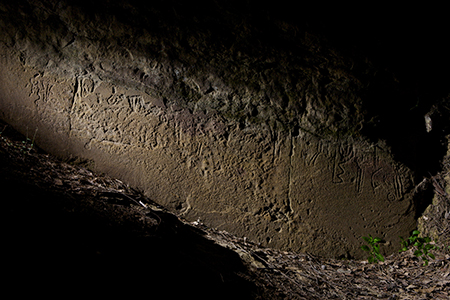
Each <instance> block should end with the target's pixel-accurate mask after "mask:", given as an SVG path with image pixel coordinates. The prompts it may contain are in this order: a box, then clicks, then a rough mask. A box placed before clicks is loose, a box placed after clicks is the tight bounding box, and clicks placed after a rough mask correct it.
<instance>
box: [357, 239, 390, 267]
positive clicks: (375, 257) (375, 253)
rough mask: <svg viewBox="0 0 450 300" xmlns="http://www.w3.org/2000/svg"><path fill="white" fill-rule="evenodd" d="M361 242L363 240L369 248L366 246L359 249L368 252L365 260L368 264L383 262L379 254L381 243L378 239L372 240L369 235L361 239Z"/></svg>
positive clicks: (382, 257)
mask: <svg viewBox="0 0 450 300" xmlns="http://www.w3.org/2000/svg"><path fill="white" fill-rule="evenodd" d="M362 238H363V240H365V241H366V242H367V243H368V244H369V246H370V247H369V246H367V245H363V246H361V249H362V250H364V251H366V252H369V254H370V255H369V257H368V258H367V260H368V261H369V263H371V264H372V263H377V262H378V261H384V256H383V255H381V254H380V245H379V243H380V242H381V239H380V238H374V237H372V236H371V235H370V234H369V236H363V237H362Z"/></svg>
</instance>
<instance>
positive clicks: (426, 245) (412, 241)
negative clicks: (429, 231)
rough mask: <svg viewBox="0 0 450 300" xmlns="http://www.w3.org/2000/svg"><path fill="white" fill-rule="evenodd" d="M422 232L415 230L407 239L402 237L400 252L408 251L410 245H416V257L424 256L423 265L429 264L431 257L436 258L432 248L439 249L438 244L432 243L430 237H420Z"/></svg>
mask: <svg viewBox="0 0 450 300" xmlns="http://www.w3.org/2000/svg"><path fill="white" fill-rule="evenodd" d="M419 234H420V232H419V231H418V230H414V231H413V232H412V234H411V236H410V237H409V238H407V239H406V240H405V239H403V238H402V237H400V239H401V240H402V241H401V247H402V248H401V249H400V252H404V251H407V250H408V249H409V247H410V246H413V247H416V251H414V255H415V256H416V257H422V260H423V265H424V266H427V265H428V261H429V258H432V259H435V256H434V254H433V253H431V252H430V251H431V250H437V249H439V247H438V246H436V245H433V244H430V242H431V239H430V238H429V237H424V238H422V237H419Z"/></svg>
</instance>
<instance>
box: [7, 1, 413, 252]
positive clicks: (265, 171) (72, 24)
mask: <svg viewBox="0 0 450 300" xmlns="http://www.w3.org/2000/svg"><path fill="white" fill-rule="evenodd" d="M224 2H225V1H224ZM96 3H97V4H96V5H94V6H92V5H90V4H87V3H84V2H83V1H81V2H80V1H76V2H74V3H72V2H71V1H29V2H28V1H18V2H17V3H15V4H14V5H7V4H0V14H1V18H0V32H1V33H0V64H1V70H0V116H1V118H3V119H4V120H5V121H7V122H8V123H10V124H12V125H13V126H15V127H16V128H18V129H19V130H20V131H22V132H23V133H24V134H27V136H29V137H30V138H31V137H34V136H35V138H36V142H37V144H38V145H39V146H40V147H41V148H43V149H45V150H47V151H49V152H51V153H54V154H57V155H59V156H61V157H63V158H66V159H78V160H80V161H87V162H88V163H89V164H90V166H91V167H92V168H95V169H97V170H100V171H102V172H105V173H108V174H110V175H112V176H116V177H118V178H121V179H122V180H124V181H126V182H127V183H129V184H130V185H132V186H135V187H137V188H139V189H141V190H143V191H144V192H145V194H146V195H147V196H149V197H150V198H151V199H153V200H154V201H156V202H158V203H160V204H161V205H164V206H165V207H167V208H169V209H170V210H172V211H174V212H177V213H179V214H180V215H181V216H183V217H185V218H187V219H188V220H197V219H200V220H201V221H202V222H204V223H205V224H207V225H209V226H212V227H216V228H218V229H222V230H227V231H229V232H232V233H234V234H237V235H240V236H246V237H248V238H250V239H252V240H255V241H257V242H261V243H263V244H265V245H268V246H272V247H277V248H281V249H291V250H299V251H308V252H312V253H315V254H318V255H323V256H333V257H339V256H342V257H360V256H361V255H362V254H363V253H361V251H360V250H359V246H360V245H361V236H363V235H367V234H372V235H377V236H380V237H382V238H384V239H385V240H386V241H387V244H386V247H384V249H386V251H387V252H391V251H393V250H394V249H396V246H397V245H396V244H395V241H397V238H398V236H399V235H401V236H407V235H408V234H409V232H410V231H411V230H412V229H414V228H415V226H416V221H415V213H416V212H415V205H414V201H413V189H414V173H413V172H412V171H411V170H410V169H409V168H408V167H406V166H405V165H404V164H402V163H400V162H399V161H397V160H395V159H394V158H393V156H392V154H391V153H390V148H389V147H388V146H387V145H386V144H384V143H383V142H377V143H375V142H370V141H369V140H368V139H366V138H365V137H364V136H363V135H362V134H361V133H360V129H361V128H362V127H363V126H365V125H367V124H368V121H369V120H368V115H367V114H366V111H365V102H364V101H368V100H367V99H368V98H369V96H368V93H369V91H370V88H371V85H370V84H372V83H373V81H374V80H375V73H376V72H375V69H374V67H373V66H372V65H371V64H370V63H368V62H366V61H364V59H358V58H354V57H352V58H351V59H350V58H348V57H346V56H344V55H343V54H341V53H339V52H338V51H337V50H335V49H333V48H332V47H331V46H328V45H327V43H326V42H324V41H322V40H320V39H319V38H318V37H316V36H314V35H312V34H309V33H308V32H307V31H305V30H304V29H302V28H301V27H299V26H298V24H297V25H293V24H291V23H289V22H288V21H281V20H280V19H277V18H276V15H275V17H274V16H272V17H268V16H266V15H264V14H263V13H260V12H253V11H252V10H251V9H250V8H245V7H244V8H242V10H234V9H233V6H232V4H230V3H231V2H227V3H228V4H225V3H221V2H220V1H209V2H208V3H209V4H205V3H204V4H203V6H202V9H201V10H197V9H191V7H193V6H187V5H185V4H179V3H177V2H171V1H165V2H164V4H163V3H159V4H155V5H154V6H152V7H150V8H149V7H148V6H145V5H143V4H141V3H140V2H135V3H134V2H133V1H130V2H128V4H114V3H113V2H110V1H97V2H96ZM211 3H214V4H211ZM246 9H247V11H246ZM394 244H395V245H394Z"/></svg>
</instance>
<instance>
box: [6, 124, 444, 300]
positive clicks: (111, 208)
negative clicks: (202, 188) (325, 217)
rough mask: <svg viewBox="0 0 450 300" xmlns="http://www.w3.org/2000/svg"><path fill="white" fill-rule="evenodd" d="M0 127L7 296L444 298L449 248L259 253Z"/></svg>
mask: <svg viewBox="0 0 450 300" xmlns="http://www.w3.org/2000/svg"><path fill="white" fill-rule="evenodd" d="M0 132H1V133H0V175H1V180H0V186H1V191H2V196H1V199H2V200H1V202H2V210H1V213H2V218H1V219H2V222H3V226H2V231H3V232H2V235H1V239H2V245H3V249H4V255H3V262H2V271H3V273H4V274H6V278H7V279H6V280H4V281H3V282H2V283H3V284H2V285H3V287H4V289H3V291H4V292H8V291H9V292H10V293H13V294H14V295H17V296H22V295H33V296H37V295H45V296H47V297H48V298H52V297H58V298H65V297H67V296H73V295H78V296H91V297H92V296H99V297H102V298H106V297H109V296H116V297H117V296H118V295H124V296H125V295H126V296H127V298H133V297H134V296H140V297H142V296H144V297H149V298H157V299H175V297H176V298H180V297H182V298H183V299H184V298H187V297H195V298H196V299H449V297H450V276H449V274H450V262H449V259H450V251H449V250H448V249H445V248H444V247H442V246H443V245H440V246H441V249H440V250H439V251H435V252H434V253H435V255H436V259H434V260H431V261H430V263H429V265H428V266H423V265H422V264H423V262H422V261H421V260H420V259H418V258H416V257H415V256H414V255H413V250H410V251H407V252H403V253H398V254H394V255H391V256H389V257H386V260H385V262H383V263H378V264H369V263H368V262H367V261H353V260H333V259H324V258H321V257H316V256H313V255H310V254H307V253H292V252H283V251H278V250H276V249H269V248H264V247H261V246H260V245H258V244H256V243H253V242H251V241H249V240H248V239H246V238H238V237H235V236H233V235H231V234H229V233H227V232H223V231H217V230H215V229H213V228H207V227H206V226H204V225H203V224H202V223H201V222H193V223H188V222H186V221H185V220H183V219H182V218H180V217H178V216H175V215H173V214H170V213H169V212H167V211H166V210H165V209H164V208H163V207H160V206H158V205H157V204H155V203H153V202H152V201H151V199H148V198H146V197H145V196H144V195H142V193H140V192H139V191H136V190H134V189H133V188H131V187H129V186H128V185H126V184H124V183H123V182H121V181H119V180H117V179H114V178H109V177H107V176H104V175H101V174H95V173H94V172H92V171H90V170H88V169H86V168H85V167H83V164H82V163H80V162H77V163H74V162H62V161H60V160H58V159H57V158H55V157H52V156H50V155H48V154H46V153H43V152H42V151H41V150H39V149H38V148H37V147H36V146H35V145H32V142H33V141H32V137H28V138H27V137H24V136H21V135H19V134H18V133H16V132H15V131H14V130H12V128H11V127H10V126H8V125H7V124H5V123H0ZM361 241H362V240H361ZM362 244H363V241H362ZM336 247H339V244H336ZM399 247H400V243H399Z"/></svg>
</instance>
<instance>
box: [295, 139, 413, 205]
mask: <svg viewBox="0 0 450 300" xmlns="http://www.w3.org/2000/svg"><path fill="white" fill-rule="evenodd" d="M299 151H300V153H301V154H300V157H301V158H302V160H301V163H302V164H303V165H304V166H305V167H307V168H308V169H311V168H314V167H316V166H317V162H318V161H320V160H322V161H324V162H325V163H326V165H329V166H330V173H331V183H332V184H336V185H342V184H345V185H352V186H353V187H354V191H355V193H356V195H359V194H362V193H364V192H371V193H373V194H375V195H378V196H381V195H382V194H383V195H384V196H383V197H386V199H388V200H389V201H395V200H400V199H401V198H402V196H403V195H404V193H405V192H406V188H405V185H407V184H409V183H408V180H409V179H408V178H406V177H405V176H403V175H402V174H404V173H407V171H406V170H404V169H402V168H401V167H398V166H397V165H396V164H394V163H392V164H390V163H388V162H387V161H386V160H383V159H380V155H382V152H383V151H382V149H381V148H379V147H377V146H373V145H370V146H369V145H368V146H367V147H366V148H364V147H362V148H360V149H358V148H356V147H355V146H354V145H350V144H347V143H340V144H339V143H331V142H325V141H317V142H311V141H306V142H305V143H304V146H302V147H301V148H300V150H299ZM368 153H371V154H370V155H367V154H368Z"/></svg>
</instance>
